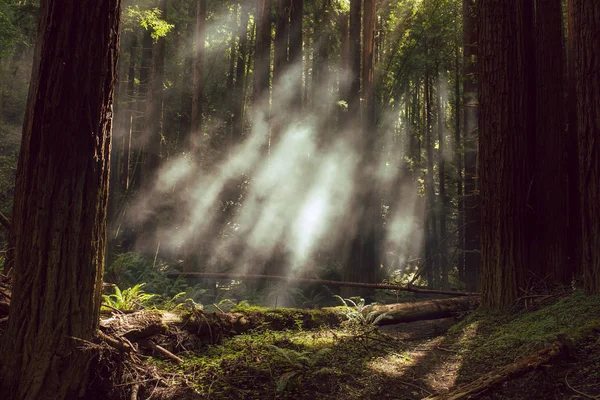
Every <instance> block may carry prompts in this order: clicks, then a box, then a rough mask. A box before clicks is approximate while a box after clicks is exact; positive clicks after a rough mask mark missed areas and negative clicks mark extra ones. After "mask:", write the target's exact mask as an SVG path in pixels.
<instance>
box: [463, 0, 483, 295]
mask: <svg viewBox="0 0 600 400" xmlns="http://www.w3.org/2000/svg"><path fill="white" fill-rule="evenodd" d="M477 20H478V12H477V6H476V5H475V0H463V45H464V53H463V55H464V74H465V77H464V83H463V85H464V92H463V96H464V101H463V107H464V110H465V112H464V121H463V123H464V133H463V135H464V153H465V156H464V157H465V180H464V186H465V190H464V207H465V213H464V216H465V247H464V251H463V253H464V254H465V286H466V289H467V290H468V291H472V292H476V291H478V290H479V285H480V262H481V257H480V256H481V254H480V243H479V226H480V203H479V195H478V193H479V188H478V185H477V182H478V179H477V154H478V147H479V141H478V137H479V125H478V118H479V103H478V101H477V93H478V91H479V84H478V77H477V76H478V69H479V66H478V61H477V60H478V53H479V49H478V44H477V43H478V32H477Z"/></svg>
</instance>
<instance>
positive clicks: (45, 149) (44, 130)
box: [0, 0, 121, 400]
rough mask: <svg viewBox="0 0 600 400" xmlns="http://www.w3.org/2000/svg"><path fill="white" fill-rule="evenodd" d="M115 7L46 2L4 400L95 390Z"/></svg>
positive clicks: (20, 194) (86, 1) (28, 130)
mask: <svg viewBox="0 0 600 400" xmlns="http://www.w3.org/2000/svg"><path fill="white" fill-rule="evenodd" d="M120 6H121V4H120V1H119V0H80V1H78V2H77V5H76V6H75V5H74V4H72V3H71V2H65V1H45V0H44V1H42V2H41V6H40V22H39V26H38V38H37V45H36V55H35V59H34V69H33V72H32V80H31V85H30V92H29V98H28V105H27V111H26V117H25V121H26V123H25V125H24V127H23V137H22V145H21V152H20V155H19V167H18V172H17V180H16V190H15V202H14V213H13V222H14V224H13V229H12V230H11V236H12V238H13V239H12V243H14V244H15V258H14V271H13V272H14V273H13V277H14V280H13V291H12V299H11V304H10V317H9V320H8V326H7V329H6V331H5V333H4V335H3V342H2V355H3V357H2V388H0V391H1V392H2V393H4V395H3V398H5V399H7V400H37V399H49V398H52V399H56V400H62V399H75V398H82V397H84V396H85V395H86V389H87V388H88V387H89V384H90V381H89V379H88V378H89V372H90V369H89V366H90V362H91V359H90V357H91V354H90V353H89V352H86V351H83V350H81V341H89V340H91V339H92V337H93V336H94V334H95V332H96V330H97V328H98V319H99V313H100V303H101V293H102V275H103V270H104V245H105V240H106V211H107V200H108V178H109V153H110V131H111V110H112V102H113V93H114V92H113V89H114V85H115V81H116V79H117V75H116V69H117V57H118V48H119V43H118V42H119V37H118V35H119V34H118V32H119V20H120V9H121V7H120ZM73 38H77V40H73ZM65 54H67V55H70V56H69V57H68V58H67V59H65V58H64V57H65ZM33 249H34V251H32V250H33Z"/></svg>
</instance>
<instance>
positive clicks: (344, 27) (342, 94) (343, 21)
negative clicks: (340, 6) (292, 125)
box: [337, 13, 350, 130]
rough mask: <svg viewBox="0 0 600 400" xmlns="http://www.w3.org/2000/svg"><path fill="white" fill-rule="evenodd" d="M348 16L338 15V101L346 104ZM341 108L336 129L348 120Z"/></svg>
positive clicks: (345, 14)
mask: <svg viewBox="0 0 600 400" xmlns="http://www.w3.org/2000/svg"><path fill="white" fill-rule="evenodd" d="M348 19H349V18H348V14H347V13H343V14H340V17H339V24H340V31H341V35H342V37H341V46H342V65H341V67H340V77H339V81H340V83H339V94H338V96H339V100H340V101H344V102H346V105H347V104H348V94H349V90H348V89H347V88H346V84H345V82H344V78H345V77H346V76H345V74H348V73H350V36H349V30H348ZM346 111H347V110H345V109H344V108H343V107H341V106H340V107H338V113H337V114H338V115H337V118H338V121H337V128H338V130H339V129H342V127H343V126H344V120H345V119H347V118H348V116H347V115H348V114H347V112H346Z"/></svg>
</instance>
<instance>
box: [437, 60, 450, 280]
mask: <svg viewBox="0 0 600 400" xmlns="http://www.w3.org/2000/svg"><path fill="white" fill-rule="evenodd" d="M436 82H437V84H436V91H437V105H438V110H437V116H438V124H437V131H438V141H439V158H438V169H439V174H440V207H439V208H438V217H439V220H440V235H439V239H440V241H439V247H440V248H439V251H440V257H439V261H440V272H441V285H442V289H448V258H447V257H448V251H447V248H448V246H447V244H446V243H447V241H446V240H445V239H446V235H447V232H446V213H447V212H448V203H449V201H448V196H447V195H446V160H445V154H444V151H445V148H446V147H445V143H444V133H445V128H444V125H445V121H444V117H445V116H444V113H445V111H444V98H443V97H442V92H441V84H440V75H439V69H438V75H437V81H436Z"/></svg>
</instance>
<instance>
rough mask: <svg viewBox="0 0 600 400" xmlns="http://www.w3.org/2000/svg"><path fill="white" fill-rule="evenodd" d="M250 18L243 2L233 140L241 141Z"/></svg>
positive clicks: (234, 98)
mask: <svg viewBox="0 0 600 400" xmlns="http://www.w3.org/2000/svg"><path fill="white" fill-rule="evenodd" d="M249 20H250V9H249V6H248V4H246V3H243V4H242V7H241V16H240V25H239V26H238V32H240V34H239V35H240V37H239V43H238V59H237V64H236V71H235V85H234V91H233V102H234V107H233V127H232V128H233V141H234V143H239V142H240V141H241V138H242V134H243V131H244V89H245V87H246V59H247V54H248V21H249Z"/></svg>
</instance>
